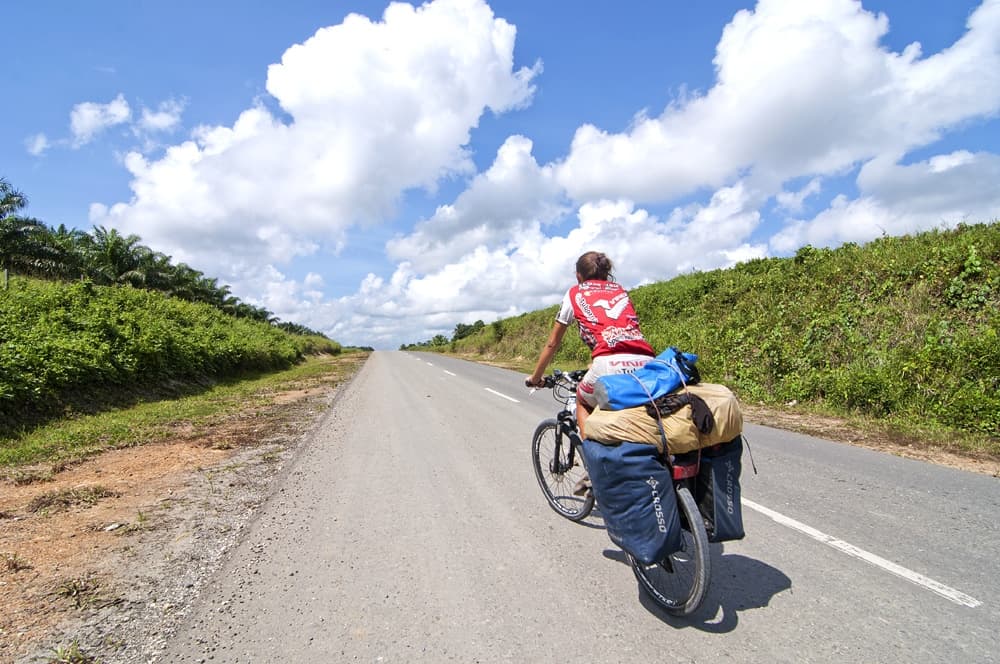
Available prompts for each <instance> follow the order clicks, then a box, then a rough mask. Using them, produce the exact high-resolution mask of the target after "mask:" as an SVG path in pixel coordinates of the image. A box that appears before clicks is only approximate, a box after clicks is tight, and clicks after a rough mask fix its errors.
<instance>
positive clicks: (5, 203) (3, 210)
mask: <svg viewBox="0 0 1000 664" xmlns="http://www.w3.org/2000/svg"><path fill="white" fill-rule="evenodd" d="M27 205H28V199H27V198H25V197H24V194H22V193H21V192H19V191H17V190H16V189H14V188H13V187H12V186H10V183H9V182H7V180H6V179H4V178H0V219H5V218H7V217H9V216H12V215H13V214H14V213H15V212H17V211H19V210H22V209H24V208H25V207H26V206H27Z"/></svg>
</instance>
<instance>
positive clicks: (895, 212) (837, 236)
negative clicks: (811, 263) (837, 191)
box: [771, 150, 1000, 252]
mask: <svg viewBox="0 0 1000 664" xmlns="http://www.w3.org/2000/svg"><path fill="white" fill-rule="evenodd" d="M998 182H1000V156H997V155H995V154H989V153H971V152H968V151H965V150H961V151H957V152H953V153H950V154H944V155H938V156H935V157H931V158H930V159H927V160H924V161H921V162H918V163H915V164H910V165H906V166H901V165H899V164H898V163H896V162H894V161H893V160H892V159H890V158H882V159H874V160H872V161H870V162H868V163H867V164H865V166H864V167H863V168H862V169H861V172H860V173H859V174H858V188H859V189H860V190H861V196H860V197H859V198H858V199H856V200H849V199H848V198H847V197H846V196H838V197H837V198H835V199H834V200H833V202H832V203H831V205H830V207H829V208H828V209H826V210H824V211H823V212H822V213H820V214H819V215H817V216H816V217H815V218H813V219H811V220H797V221H794V222H792V223H790V224H789V225H787V226H786V227H785V228H784V229H782V231H781V232H779V233H778V234H777V235H775V236H774V237H773V238H772V239H771V247H772V248H773V249H774V250H775V251H777V252H791V251H794V250H795V249H797V248H798V247H801V246H802V245H805V244H812V245H814V246H835V245H838V244H840V243H842V242H867V241H869V240H872V239H874V238H876V237H879V236H881V235H903V234H907V233H915V232H919V231H923V230H928V229H931V228H937V227H942V226H943V227H950V226H955V225H956V224H958V223H961V222H982V221H988V220H993V219H1000V187H998V186H997V183H998Z"/></svg>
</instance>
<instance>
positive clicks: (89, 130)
mask: <svg viewBox="0 0 1000 664" xmlns="http://www.w3.org/2000/svg"><path fill="white" fill-rule="evenodd" d="M131 116H132V109H131V108H130V107H129V105H128V102H127V101H125V96H124V95H123V94H119V95H118V96H117V97H115V98H114V99H113V100H111V101H110V102H108V103H107V104H99V103H96V102H92V101H86V102H83V103H81V104H77V105H76V106H74V107H73V110H72V111H70V115H69V123H70V130H71V131H72V132H73V147H81V146H83V145H86V144H87V143H89V142H90V141H92V140H93V139H94V136H96V135H97V134H99V133H101V132H102V131H104V130H105V129H108V128H109V127H114V126H115V125H120V124H124V123H126V122H128V121H129V118H130V117H131Z"/></svg>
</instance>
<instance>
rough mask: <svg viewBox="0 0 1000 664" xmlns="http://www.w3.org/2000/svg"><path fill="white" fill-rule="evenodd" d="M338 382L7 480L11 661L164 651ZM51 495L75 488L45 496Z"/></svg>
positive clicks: (831, 434)
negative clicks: (31, 477) (31, 478)
mask: <svg viewBox="0 0 1000 664" xmlns="http://www.w3.org/2000/svg"><path fill="white" fill-rule="evenodd" d="M339 389H342V386H341V387H339V388H329V387H320V388H316V389H311V390H297V391H294V392H287V393H282V394H280V395H278V396H277V397H276V398H275V399H274V404H273V405H272V407H271V409H270V411H269V412H268V413H266V416H265V417H260V416H257V417H251V416H249V414H248V413H234V414H232V416H231V417H230V418H229V419H228V420H226V421H225V422H223V423H220V424H219V425H217V426H215V427H214V428H212V429H211V430H206V431H199V432H194V431H185V430H179V431H178V434H177V436H176V437H174V438H172V439H170V440H167V441H164V442H160V443H156V444H150V445H146V446H143V447H140V448H131V449H121V450H114V451H110V452H107V453H104V454H101V455H99V456H96V457H93V458H91V459H88V460H87V461H85V462H82V463H80V464H78V465H75V466H72V467H70V468H67V469H66V470H63V471H62V472H60V473H58V474H56V475H55V476H54V477H53V478H52V479H51V481H47V482H41V483H32V484H26V485H16V484H14V483H12V482H7V483H3V484H0V607H3V610H2V613H0V662H17V663H22V662H60V661H67V662H88V661H91V662H96V661H100V662H122V663H132V662H144V663H145V662H155V661H159V657H158V653H159V652H160V649H161V648H162V644H163V643H164V642H165V640H166V638H167V636H168V635H169V634H171V633H172V632H173V631H174V630H175V629H176V628H177V626H178V624H179V623H180V621H181V620H183V618H184V616H185V615H186V613H187V611H188V610H189V607H190V605H191V603H192V601H193V600H194V598H195V597H197V595H198V593H199V592H200V590H201V588H202V587H203V586H204V584H205V583H206V581H207V580H208V578H209V576H210V575H211V574H212V572H213V571H215V570H216V569H218V567H219V565H220V564H221V562H222V560H223V559H224V557H225V555H226V553H227V551H228V550H229V549H230V548H231V547H232V546H233V545H234V544H235V543H236V542H237V541H238V540H239V538H240V536H241V533H242V532H243V530H244V529H245V528H246V527H247V525H248V524H249V523H250V521H251V520H252V519H253V517H254V514H255V513H256V511H257V508H258V507H259V506H260V505H261V504H262V503H263V502H264V501H265V500H266V499H267V497H268V495H270V492H271V490H272V488H273V487H275V486H276V485H277V482H278V481H279V480H280V478H281V477H282V474H283V472H284V470H286V469H287V467H288V466H289V463H288V462H289V461H290V460H291V459H292V458H293V457H294V456H295V454H296V450H297V448H298V446H299V445H300V444H301V443H302V441H304V440H305V439H306V437H307V436H308V434H309V432H310V431H311V430H313V428H314V427H316V426H319V424H320V422H321V420H322V418H323V415H324V414H325V413H326V412H327V411H328V410H329V409H330V408H335V407H336V395H337V393H338V390H339ZM745 410H746V416H747V420H748V421H750V422H754V423H761V424H767V425H768V426H778V427H781V428H786V429H790V430H795V431H800V432H803V433H809V434H811V435H816V436H820V437H824V438H828V439H832V440H838V441H841V442H848V443H851V444H856V445H863V446H866V447H872V448H876V449H881V450H884V451H889V452H892V453H895V454H899V455H902V456H909V457H914V458H919V459H923V460H926V461H931V462H934V463H941V464H945V465H949V466H953V467H959V468H964V469H967V470H971V471H975V472H980V473H987V474H991V475H993V476H1000V461H998V460H989V459H970V458H967V457H961V456H958V455H955V454H950V453H946V452H940V451H938V452H935V451H933V450H921V449H917V448H914V447H913V446H912V445H911V446H906V445H899V444H897V443H894V442H892V441H890V440H888V439H878V438H877V437H875V436H873V435H872V434H864V433H862V432H859V431H857V430H852V429H851V428H850V427H848V426H847V425H846V424H845V423H844V422H841V421H839V420H836V419H833V418H819V417H815V416H804V415H797V414H794V413H789V412H777V411H772V410H765V409H763V408H759V407H746V408H745ZM88 490H89V492H88ZM53 495H63V496H70V497H72V496H75V497H76V500H75V501H74V500H67V501H66V502H67V503H68V504H66V505H61V504H58V503H56V504H52V505H50V506H48V507H45V508H42V509H36V508H37V505H38V503H39V501H41V500H42V498H43V497H45V496H48V497H50V498H51V496H53ZM32 501H36V503H35V505H33V504H32ZM74 503H75V504H74ZM74 644H75V646H74ZM74 647H76V648H77V650H76V651H75V652H76V654H79V655H80V657H78V658H75V659H73V658H71V657H70V655H73V654H74V650H73V648H74ZM57 653H59V654H61V655H62V656H63V659H60V658H59V657H57ZM87 657H90V658H91V659H87Z"/></svg>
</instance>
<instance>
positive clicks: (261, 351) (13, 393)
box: [0, 277, 341, 443]
mask: <svg viewBox="0 0 1000 664" xmlns="http://www.w3.org/2000/svg"><path fill="white" fill-rule="evenodd" d="M340 350H341V347H340V345H339V344H337V343H336V342H334V341H331V340H330V339H327V338H326V337H322V336H317V335H303V334H292V333H289V332H287V331H285V330H283V329H281V328H278V327H276V326H274V325H272V324H269V323H266V322H261V321H256V320H253V319H249V318H235V317H233V316H232V315H229V314H226V313H224V312H222V311H221V310H219V309H218V308H216V307H214V306H212V305H209V304H206V303H200V302H187V301H184V300H180V299H177V298H174V297H170V296H167V295H165V294H164V293H161V292H156V291H150V290H144V289H139V288H133V287H131V286H97V285H94V284H92V283H90V282H87V281H84V282H72V283H66V282H58V281H45V280H41V279H33V278H24V277H18V278H16V279H12V280H11V282H10V284H9V285H8V287H7V288H6V289H0V443H2V439H3V438H4V437H5V436H10V435H13V434H14V433H15V432H17V431H20V430H23V429H25V428H28V427H31V426H33V425H34V424H37V423H38V422H40V421H44V420H46V419H50V418H52V417H58V416H63V415H66V414H71V413H74V412H92V411H96V410H100V409H102V408H105V407H107V406H108V405H111V404H115V403H122V402H128V401H135V400H136V399H138V398H141V397H143V396H155V395H157V394H160V395H163V394H168V393H170V392H174V393H176V392H178V391H184V390H187V389H190V387H191V386H192V385H193V386H204V385H206V384H209V383H212V382H216V381H219V380H224V379H228V378H233V377H236V376H245V375H249V374H252V373H259V372H267V371H273V370H278V369H284V368H287V367H289V366H291V365H292V364H294V363H296V362H298V361H300V360H301V359H302V358H303V357H304V356H305V355H307V354H316V353H331V354H336V353H339V352H340Z"/></svg>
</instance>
